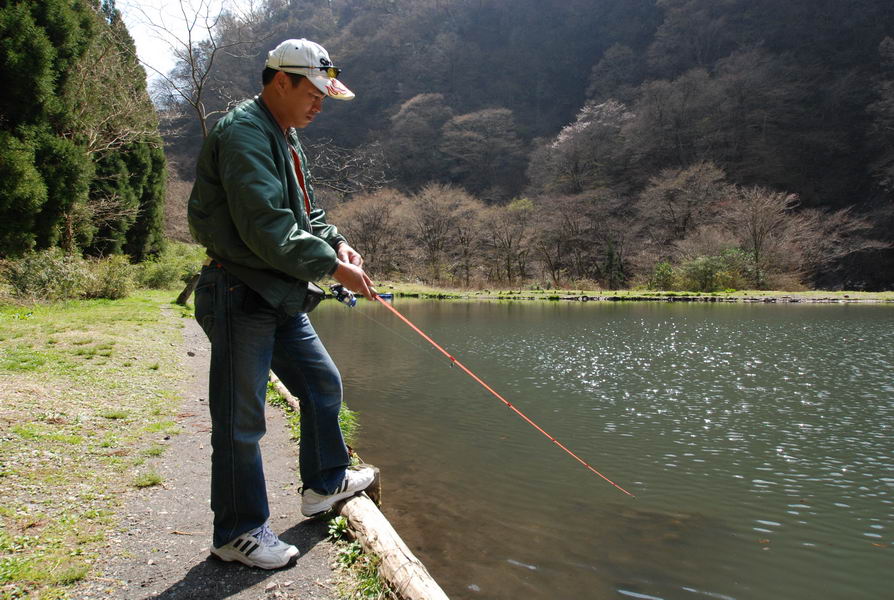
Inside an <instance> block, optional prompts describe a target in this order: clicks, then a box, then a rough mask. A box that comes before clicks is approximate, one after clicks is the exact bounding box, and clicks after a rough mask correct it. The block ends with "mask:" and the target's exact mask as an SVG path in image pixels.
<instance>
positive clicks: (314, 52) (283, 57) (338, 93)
mask: <svg viewBox="0 0 894 600" xmlns="http://www.w3.org/2000/svg"><path fill="white" fill-rule="evenodd" d="M266 66H267V67H269V68H271V69H276V70H277V71H285V72H286V73H295V74H298V75H304V76H305V77H307V78H308V79H310V82H311V83H313V84H314V85H315V86H317V89H319V90H320V91H321V92H323V93H324V94H326V95H327V96H329V97H330V98H335V99H336V100H353V99H354V92H352V91H351V90H349V89H348V88H347V87H345V85H344V84H343V83H342V82H340V81H339V80H338V79H336V77H338V74H339V73H340V72H341V69H339V68H338V67H336V66H335V65H333V64H332V60H331V59H330V58H329V53H328V52H326V49H325V48H323V47H322V46H321V45H319V44H317V43H315V42H311V41H310V40H306V39H304V38H301V39H300V40H286V41H284V42H283V43H281V44H280V45H279V46H277V47H276V48H274V49H273V50H271V51H270V52H268V53H267V65H266Z"/></svg>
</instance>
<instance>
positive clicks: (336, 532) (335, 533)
mask: <svg viewBox="0 0 894 600" xmlns="http://www.w3.org/2000/svg"><path fill="white" fill-rule="evenodd" d="M347 532H348V519H347V518H346V517H342V516H338V517H335V518H334V519H332V520H331V521H329V538H330V539H333V540H340V539H342V538H344V537H345V534H346V533H347Z"/></svg>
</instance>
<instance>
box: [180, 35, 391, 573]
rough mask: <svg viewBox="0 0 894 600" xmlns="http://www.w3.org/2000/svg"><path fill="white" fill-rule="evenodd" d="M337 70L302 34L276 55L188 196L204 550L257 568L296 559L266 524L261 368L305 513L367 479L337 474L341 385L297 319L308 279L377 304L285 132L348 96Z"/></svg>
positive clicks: (291, 134) (212, 141) (302, 318)
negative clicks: (196, 270)
mask: <svg viewBox="0 0 894 600" xmlns="http://www.w3.org/2000/svg"><path fill="white" fill-rule="evenodd" d="M338 74H339V69H337V68H335V67H334V66H333V65H332V62H331V60H330V58H329V54H328V53H327V52H326V50H325V49H323V47H322V46H320V45H318V44H315V43H313V42H310V41H308V40H305V39H300V40H286V41H285V42H283V43H282V44H280V45H279V46H277V47H276V48H275V49H274V50H272V51H271V52H270V53H269V54H268V57H267V63H266V67H265V69H264V72H263V75H262V81H263V91H262V92H261V94H260V96H258V97H255V98H254V99H253V100H250V101H247V102H244V103H243V104H241V105H240V106H238V107H237V108H235V109H233V110H232V111H230V112H229V113H228V114H227V115H226V116H224V117H223V118H222V119H221V120H220V121H219V122H218V123H217V125H216V126H215V127H214V129H213V130H212V132H211V133H210V134H209V136H208V138H207V139H206V140H205V143H204V146H203V147H202V152H201V154H200V156H199V160H198V165H197V168H196V182H195V186H194V187H193V190H192V194H191V195H190V198H189V211H188V214H189V224H190V230H191V231H192V234H193V236H194V237H195V238H196V240H198V241H199V242H200V243H201V244H203V245H204V246H205V247H206V249H207V252H208V256H209V261H208V262H207V263H206V266H205V267H204V268H203V269H202V274H201V277H200V279H199V282H198V284H197V286H196V299H195V305H196V319H197V320H198V322H199V323H200V324H201V326H202V328H203V329H204V331H205V333H206V334H207V335H208V338H209V340H210V341H211V367H210V392H209V408H210V410H211V422H212V430H211V447H212V455H211V509H212V510H213V511H214V545H213V548H212V550H211V553H212V554H213V555H215V556H217V557H218V558H221V559H223V560H225V561H233V560H235V561H239V562H242V563H244V564H247V565H250V566H256V567H261V568H264V569H276V568H279V567H282V566H285V565H286V564H288V563H289V561H290V560H291V559H292V558H293V557H295V556H297V554H298V549H297V548H295V546H292V545H289V544H286V543H284V542H282V541H280V540H279V538H278V537H277V536H276V534H274V533H273V532H272V531H271V530H270V528H269V525H268V519H269V516H270V514H269V508H268V505H267V491H266V486H265V481H264V473H263V467H262V462H261V452H260V447H259V445H258V442H259V440H260V439H261V437H262V436H263V435H264V432H265V420H264V400H265V395H266V394H265V392H266V382H267V374H268V372H269V370H270V369H271V368H272V369H273V371H274V372H275V373H276V374H277V376H278V377H279V378H280V380H282V382H283V383H284V384H285V386H286V387H287V388H288V389H289V391H291V392H292V393H293V394H294V395H295V396H297V397H298V398H299V399H300V402H301V442H300V448H299V467H300V471H301V480H302V485H303V488H302V506H301V511H302V513H303V514H305V515H307V516H311V515H314V514H318V513H321V512H325V511H327V510H329V509H330V508H331V507H332V505H333V504H334V503H335V502H337V501H339V500H341V499H343V498H347V497H349V496H351V495H353V494H355V493H357V492H358V491H360V490H363V489H365V488H366V487H367V486H369V484H370V483H372V480H373V472H372V469H369V468H364V469H358V470H353V469H347V467H348V465H349V458H348V452H347V448H346V446H345V443H344V440H343V439H342V435H341V431H340V429H339V426H338V412H339V408H340V407H341V392H342V387H341V377H340V375H339V372H338V370H337V369H336V367H335V365H334V363H333V362H332V359H331V358H330V357H329V355H328V353H327V352H326V349H325V348H324V347H323V345H322V343H321V342H320V340H319V338H318V337H317V334H316V333H315V332H314V329H313V327H312V326H311V324H310V321H308V318H307V315H306V312H308V311H309V310H312V308H313V306H315V302H314V300H315V299H316V300H317V301H318V298H319V296H316V295H314V294H311V293H309V292H308V282H312V281H315V280H319V279H322V278H326V277H328V276H332V277H333V278H335V279H336V280H337V281H338V282H340V283H342V284H343V285H344V286H345V287H347V288H348V289H351V290H354V291H356V292H359V293H362V294H363V295H364V296H365V297H366V298H368V299H373V298H374V297H375V296H374V295H375V292H374V290H373V289H372V287H371V286H372V282H371V281H370V279H369V277H367V275H366V273H365V272H364V271H363V259H362V258H361V256H360V255H359V254H358V253H357V252H356V251H354V249H353V248H351V247H350V246H349V245H348V243H347V241H346V240H345V238H344V237H343V236H342V235H341V234H339V233H338V230H337V229H336V228H335V227H334V226H332V225H329V224H328V223H327V222H326V217H325V213H324V212H323V210H322V209H320V208H317V206H316V204H315V203H314V194H313V188H312V187H311V185H310V183H309V181H308V179H309V176H308V170H307V161H306V159H305V156H304V152H303V151H302V149H301V145H300V144H299V142H298V138H297V136H296V134H295V129H296V128H297V129H302V128H304V127H307V126H308V125H309V124H310V123H311V122H312V121H313V120H314V118H315V117H316V116H317V115H318V114H319V113H320V111H321V110H322V103H323V99H324V98H325V97H326V96H328V97H331V98H335V99H338V100H350V99H352V98H353V97H354V94H353V93H352V92H351V91H350V90H348V89H347V88H346V87H345V86H344V85H343V84H342V83H341V82H340V81H338V79H336V77H337V76H338Z"/></svg>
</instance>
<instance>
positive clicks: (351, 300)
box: [330, 284, 636, 498]
mask: <svg viewBox="0 0 894 600" xmlns="http://www.w3.org/2000/svg"><path fill="white" fill-rule="evenodd" d="M330 289H331V290H332V294H333V296H334V297H335V299H336V300H338V301H339V302H341V303H343V304H346V305H347V306H349V307H352V308H353V306H354V305H355V304H356V303H357V300H356V298H355V297H354V294H353V292H351V291H350V290H348V289H346V288H345V287H344V286H343V285H341V284H335V285H333V286H331V287H330ZM375 299H376V300H377V301H378V302H379V303H380V304H381V305H382V306H384V307H385V308H387V309H388V310H390V311H391V312H392V313H394V315H395V316H396V317H397V318H398V319H400V320H401V321H403V322H404V323H406V324H407V325H409V326H410V328H411V329H412V330H413V331H415V332H416V333H418V334H419V335H420V336H422V338H423V339H425V341H427V342H428V343H429V344H431V345H432V346H433V347H434V348H435V349H437V350H438V351H439V352H440V353H441V354H443V355H444V356H446V357H447V358H449V359H450V363H451V364H453V365H456V366H457V367H459V368H460V369H461V370H462V371H463V372H464V373H465V374H466V375H468V376H469V377H471V378H472V379H474V380H475V381H476V382H478V383H479V384H480V385H481V387H483V388H484V389H486V390H487V391H488V392H490V393H491V394H493V395H494V396H495V397H496V398H497V399H498V400H499V401H500V402H502V403H503V404H505V405H506V406H508V407H509V408H510V409H511V410H512V411H513V412H515V414H517V415H518V416H519V417H521V418H522V419H524V421H525V422H526V423H527V424H528V425H530V426H531V427H533V428H534V429H536V430H537V431H539V432H540V433H542V434H543V435H544V436H546V437H547V438H548V439H549V441H551V442H552V443H554V444H555V445H556V446H558V447H559V448H561V449H562V450H564V451H565V452H566V453H567V454H568V455H569V456H571V457H572V458H574V459H575V460H576V461H577V462H579V463H580V464H582V465H583V466H584V467H586V468H587V469H588V470H589V471H591V472H593V473H595V474H596V475H598V476H599V477H601V478H602V479H604V480H605V481H607V482H608V483H610V484H612V485H613V486H614V487H616V488H618V489H619V490H621V491H622V492H624V493H625V494H627V495H628V496H630V497H632V498H635V497H636V496H634V495H633V494H631V493H630V492H628V491H627V490H625V489H624V488H622V487H621V486H620V485H618V484H617V483H615V482H614V481H612V480H611V479H609V478H608V477H606V476H605V475H603V474H602V473H600V472H599V471H597V470H596V469H595V468H594V467H593V466H592V465H591V464H590V463H588V462H587V461H585V460H584V459H582V458H581V457H580V456H578V455H577V454H575V453H574V452H572V451H571V450H569V449H568V447H567V446H565V445H564V444H563V443H562V442H560V441H559V440H557V439H556V438H555V437H553V436H552V435H550V434H549V433H547V432H546V431H545V430H544V429H543V428H542V427H540V425H538V424H537V423H535V422H534V421H533V420H531V418H530V417H528V415H526V414H525V413H523V412H522V411H520V410H519V409H518V408H516V407H515V405H513V404H512V403H511V402H509V401H508V400H507V399H506V398H504V397H503V396H501V395H500V394H499V393H497V391H496V390H494V389H493V388H492V387H490V386H489V385H488V384H487V383H485V382H484V380H482V379H481V378H480V377H478V376H477V375H476V374H475V373H473V372H472V370H471V369H469V368H468V367H467V366H466V365H464V364H462V363H461V362H460V361H459V360H457V359H456V357H455V356H453V355H452V354H450V353H449V352H447V351H446V350H444V348H442V347H441V346H440V345H439V344H438V343H437V342H435V341H434V340H433V339H432V338H430V337H429V336H428V335H427V334H426V333H425V332H424V331H422V330H421V329H419V327H417V326H416V325H415V324H414V323H413V322H412V321H410V320H409V319H408V318H407V317H405V316H404V315H403V314H401V313H400V311H398V310H397V309H396V308H394V307H393V306H392V305H391V304H390V303H388V302H387V301H386V300H385V299H384V298H383V297H382V296H381V295H379V294H376V295H375Z"/></svg>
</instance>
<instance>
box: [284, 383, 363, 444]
mask: <svg viewBox="0 0 894 600" xmlns="http://www.w3.org/2000/svg"><path fill="white" fill-rule="evenodd" d="M267 402H269V403H270V404H271V405H272V406H278V407H280V408H281V409H282V410H283V412H284V413H285V415H286V422H287V424H288V426H289V432H290V434H291V437H292V439H293V440H295V441H298V440H300V439H301V413H300V412H299V411H297V410H294V409H293V408H292V407H291V406H290V405H289V403H288V402H286V400H285V399H284V398H283V397H282V396H281V395H280V394H279V392H277V391H276V388H275V387H273V384H272V383H271V382H267ZM338 425H339V427H340V428H341V433H342V436H344V438H345V443H347V444H349V445H353V444H354V440H355V439H356V437H357V430H358V429H359V428H360V424H359V422H358V420H357V413H355V412H354V411H352V410H351V409H349V408H348V407H347V405H345V404H342V407H341V412H339V413H338Z"/></svg>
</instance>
